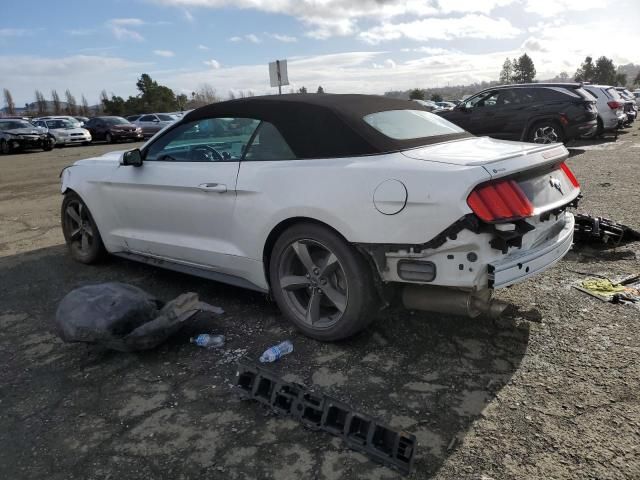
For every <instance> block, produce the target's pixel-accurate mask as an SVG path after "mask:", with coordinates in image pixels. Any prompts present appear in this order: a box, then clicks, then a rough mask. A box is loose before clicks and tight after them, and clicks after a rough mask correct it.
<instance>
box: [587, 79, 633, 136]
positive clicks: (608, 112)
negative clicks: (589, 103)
mask: <svg viewBox="0 0 640 480" xmlns="http://www.w3.org/2000/svg"><path fill="white" fill-rule="evenodd" d="M582 88H584V89H585V90H586V91H587V92H589V93H590V94H591V95H592V96H593V97H595V99H596V108H597V109H598V128H597V130H596V131H595V133H594V136H598V135H600V134H602V132H606V131H612V130H615V129H617V128H618V127H620V126H622V125H623V124H624V123H625V122H626V121H627V115H626V114H625V113H624V101H623V100H622V98H621V97H620V95H619V94H618V91H617V90H616V87H612V86H610V85H590V84H586V85H583V86H582Z"/></svg>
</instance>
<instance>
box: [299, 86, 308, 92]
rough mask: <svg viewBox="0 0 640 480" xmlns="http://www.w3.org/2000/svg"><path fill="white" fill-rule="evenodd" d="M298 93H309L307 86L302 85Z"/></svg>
mask: <svg viewBox="0 0 640 480" xmlns="http://www.w3.org/2000/svg"><path fill="white" fill-rule="evenodd" d="M298 93H307V87H305V86H302V87H300V88H299V89H298Z"/></svg>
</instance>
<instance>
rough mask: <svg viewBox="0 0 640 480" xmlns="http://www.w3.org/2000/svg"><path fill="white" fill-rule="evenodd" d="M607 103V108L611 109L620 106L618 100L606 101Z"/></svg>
mask: <svg viewBox="0 0 640 480" xmlns="http://www.w3.org/2000/svg"><path fill="white" fill-rule="evenodd" d="M607 105H609V108H610V109H611V110H617V109H618V108H620V107H622V104H621V103H620V102H616V101H615V100H611V101H610V102H607Z"/></svg>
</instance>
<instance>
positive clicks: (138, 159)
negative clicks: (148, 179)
mask: <svg viewBox="0 0 640 480" xmlns="http://www.w3.org/2000/svg"><path fill="white" fill-rule="evenodd" d="M122 165H131V166H132V167H141V166H142V153H141V152H140V149H138V148H136V149H135V150H129V151H128V152H124V154H123V155H122Z"/></svg>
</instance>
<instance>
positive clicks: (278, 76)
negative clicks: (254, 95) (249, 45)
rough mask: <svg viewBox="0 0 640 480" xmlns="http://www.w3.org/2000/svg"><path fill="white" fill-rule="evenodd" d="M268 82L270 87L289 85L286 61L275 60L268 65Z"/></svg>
mask: <svg viewBox="0 0 640 480" xmlns="http://www.w3.org/2000/svg"><path fill="white" fill-rule="evenodd" d="M269 81H270V82H271V86H272V87H281V86H282V85H289V76H288V75H287V61H286V60H276V61H275V62H270V63H269Z"/></svg>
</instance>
